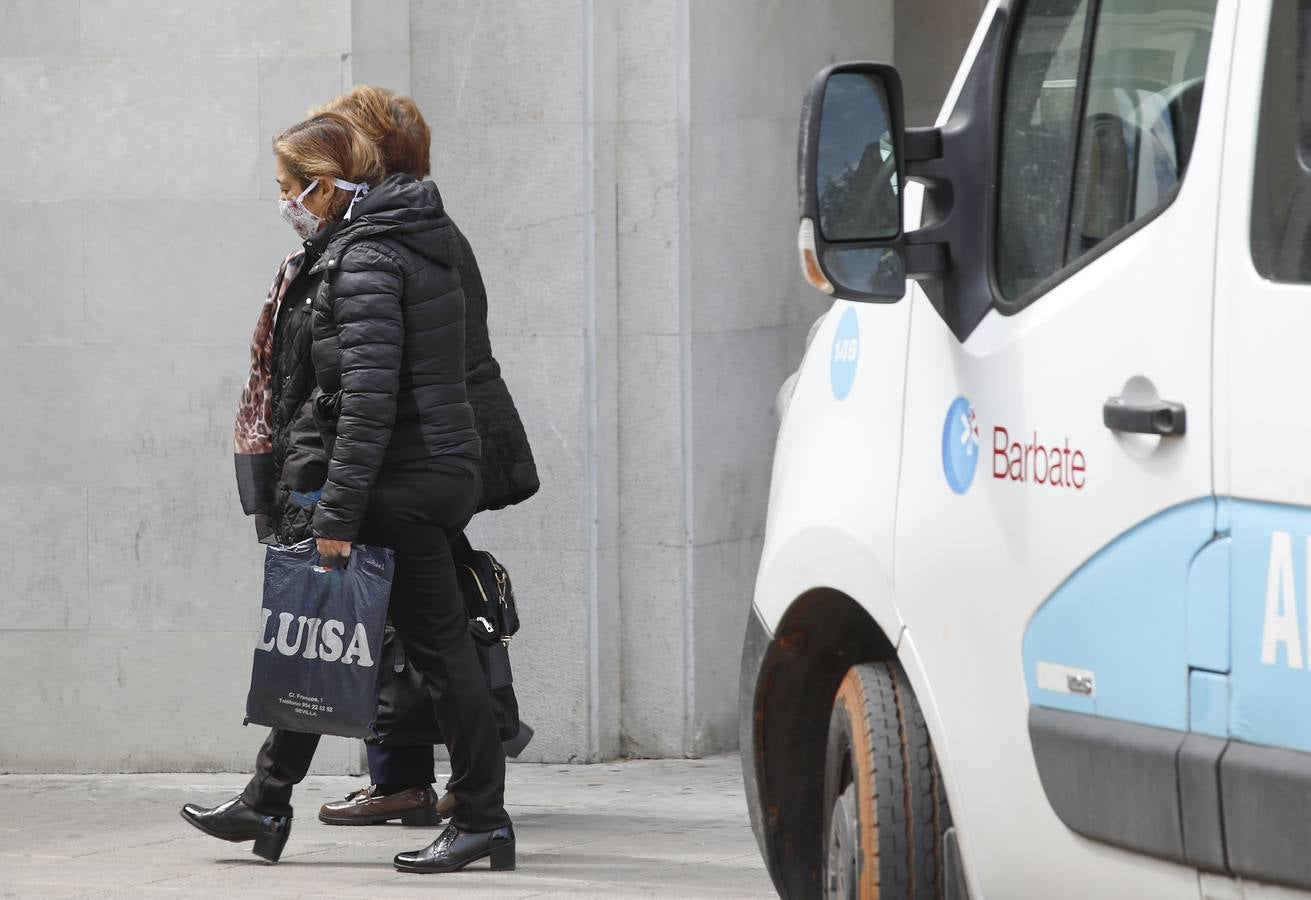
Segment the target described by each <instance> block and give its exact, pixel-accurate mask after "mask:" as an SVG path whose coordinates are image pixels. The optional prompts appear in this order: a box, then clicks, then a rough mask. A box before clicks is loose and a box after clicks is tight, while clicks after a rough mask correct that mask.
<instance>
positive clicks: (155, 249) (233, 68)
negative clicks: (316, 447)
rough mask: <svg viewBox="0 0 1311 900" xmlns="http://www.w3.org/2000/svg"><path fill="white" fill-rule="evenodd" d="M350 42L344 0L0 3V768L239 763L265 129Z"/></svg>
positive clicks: (321, 77)
mask: <svg viewBox="0 0 1311 900" xmlns="http://www.w3.org/2000/svg"><path fill="white" fill-rule="evenodd" d="M350 40H351V19H350V10H349V4H348V3H346V2H344V0H322V2H309V0H304V2H290V0H232V2H209V3H203V4H180V3H173V2H168V0H84V2H78V0H0V120H3V122H4V123H5V125H4V127H5V139H4V140H3V141H0V182H3V184H4V185H5V188H4V190H3V191H2V192H0V220H3V221H4V223H5V226H4V229H3V234H4V237H3V240H0V383H2V384H4V385H6V387H7V389H6V391H5V395H6V397H7V401H6V402H7V404H8V407H9V408H8V411H7V415H6V419H7V421H8V424H7V425H6V426H5V427H4V428H3V429H0V511H2V512H3V515H0V546H3V547H4V548H5V549H4V563H3V565H0V605H2V608H3V616H2V617H0V623H2V624H0V655H2V656H3V658H4V659H5V660H6V666H5V674H4V676H2V684H0V722H4V723H5V724H4V725H3V726H0V771H103V770H110V771H150V770H167V769H187V770H199V769H203V770H209V769H227V770H241V769H247V768H249V767H250V765H251V763H252V760H253V753H254V749H255V747H256V746H257V745H258V742H259V740H260V738H261V736H262V735H261V734H260V733H259V731H260V730H259V729H255V728H251V729H242V728H241V727H240V721H241V713H242V710H243V708H244V706H243V704H244V695H245V688H246V684H245V682H246V679H247V673H248V671H249V668H248V667H249V665H250V654H251V649H252V646H253V632H254V628H255V626H256V624H257V622H256V612H257V610H258V605H257V602H256V601H257V600H258V597H259V589H260V561H261V553H260V549H259V548H258V547H257V546H256V544H255V543H254V541H253V531H252V529H251V525H250V523H249V522H248V521H247V520H246V519H245V518H244V517H243V516H242V515H241V512H240V509H239V507H238V505H237V502H236V496H235V490H234V487H233V478H232V457H231V452H232V437H231V435H232V417H233V413H234V410H235V402H236V398H237V395H238V393H239V389H240V385H241V383H242V380H243V377H244V373H245V371H246V370H247V368H248V365H249V357H248V352H249V351H248V349H247V347H248V342H249V339H250V333H251V329H252V327H253V325H254V323H255V319H256V316H257V315H258V312H259V307H260V303H261V302H262V300H263V297H264V294H265V292H266V291H267V290H268V285H269V282H270V280H271V279H272V277H273V273H274V271H275V269H276V267H277V264H278V262H279V261H280V259H281V258H282V256H283V255H284V254H286V253H287V252H288V251H290V250H291V249H293V248H294V247H295V245H296V238H295V236H294V235H293V234H292V233H291V231H290V230H289V229H288V228H287V227H286V225H285V224H283V222H282V221H281V219H280V218H279V217H278V211H277V205H276V203H275V199H276V197H277V186H276V184H275V183H274V180H273V163H272V157H271V154H270V152H269V142H270V140H271V138H272V135H273V134H274V132H275V131H276V130H277V129H279V128H281V127H283V126H285V125H287V124H289V123H290V122H292V121H294V120H295V119H296V118H298V117H299V116H300V115H302V114H303V112H304V110H305V109H306V108H307V107H308V106H309V105H310V104H311V103H317V102H321V101H322V100H323V98H325V97H327V96H331V95H332V94H333V93H335V92H337V91H339V90H340V89H341V85H342V81H343V65H344V63H343V59H344V58H348V54H349V52H350V49H351V44H350ZM357 764H358V753H357V750H356V748H355V746H354V745H353V744H351V743H349V742H345V741H340V742H333V743H329V744H328V745H326V746H325V748H324V751H323V752H322V753H321V755H320V765H321V767H322V768H323V770H325V771H346V770H349V769H352V768H357Z"/></svg>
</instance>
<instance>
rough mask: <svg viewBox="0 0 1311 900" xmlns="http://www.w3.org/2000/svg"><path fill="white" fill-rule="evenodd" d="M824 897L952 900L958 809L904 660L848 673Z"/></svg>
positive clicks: (832, 752)
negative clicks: (950, 864) (949, 848)
mask: <svg viewBox="0 0 1311 900" xmlns="http://www.w3.org/2000/svg"><path fill="white" fill-rule="evenodd" d="M824 810H825V820H824V841H825V846H824V855H823V860H824V895H825V897H828V898H842V900H846V898H860V900H874V898H884V900H887V898H898V900H900V898H906V900H942V898H944V897H945V896H946V891H945V880H944V872H943V868H944V866H943V864H944V854H943V836H944V835H945V833H946V831H947V829H948V828H949V827H951V812H950V810H949V809H948V806H947V799H946V792H945V791H944V790H943V788H942V779H941V776H940V775H939V774H938V764H937V759H936V758H935V756H934V754H933V747H932V745H931V744H930V743H929V734H928V729H927V728H926V727H925V725H924V715H923V713H922V712H921V711H920V707H919V703H918V702H917V701H916V699H915V694H914V693H913V692H912V691H911V689H910V683H909V682H908V681H907V680H906V673H905V672H904V671H902V668H901V666H900V665H899V664H898V663H896V662H895V661H894V662H880V663H866V664H864V665H859V666H854V667H853V668H851V669H850V670H848V672H847V675H846V677H845V678H843V680H842V684H841V686H840V687H839V688H838V693H837V696H836V697H834V699H833V712H832V715H831V716H830V717H829V730H828V752H827V755H826V760H825V771H824Z"/></svg>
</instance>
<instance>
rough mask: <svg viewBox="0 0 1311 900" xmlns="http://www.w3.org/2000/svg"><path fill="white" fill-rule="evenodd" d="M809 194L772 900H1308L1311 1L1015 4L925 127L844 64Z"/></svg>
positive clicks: (753, 646) (790, 478) (751, 752)
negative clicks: (827, 297) (809, 296)
mask: <svg viewBox="0 0 1311 900" xmlns="http://www.w3.org/2000/svg"><path fill="white" fill-rule="evenodd" d="M799 176H800V182H801V189H802V222H801V229H800V245H801V252H802V263H803V267H804V268H805V270H806V276H807V278H808V280H809V281H810V282H811V283H812V284H813V285H815V286H816V287H818V288H820V289H821V290H824V291H827V292H829V293H831V294H833V295H834V297H835V301H834V304H833V307H832V310H831V311H830V312H829V313H828V314H827V315H826V316H825V318H824V319H823V320H822V323H821V324H820V326H819V327H818V328H817V330H816V331H815V332H814V333H813V339H812V342H811V344H810V346H809V349H808V351H807V353H806V356H805V360H804V362H803V363H802V366H801V369H800V372H799V376H798V378H797V380H796V387H795V393H794V394H793V395H792V398H791V401H790V404H789V405H788V406H787V408H786V410H785V413H784V417H783V418H784V420H783V423H782V427H781V432H780V435H779V440H778V448H777V457H776V461H775V467H774V475H773V484H772V488H771V497H770V504H769V524H768V529H767V534H766V538H765V547H764V554H763V558H762V561H761V565H760V571H759V576H758V580H757V585H756V590H755V602H754V610H753V614H752V617H751V622H750V625H749V628H748V634H747V638H746V645H745V649H744V658H743V678H742V699H741V703H742V746H743V757H744V761H745V763H746V766H745V770H746V781H747V793H748V796H749V800H750V805H751V809H752V818H753V824H754V826H755V829H756V833H757V835H758V837H759V842H760V846H761V849H762V852H763V854H764V856H765V859H766V860H767V862H768V865H769V869H770V872H771V873H772V876H773V878H774V883H775V885H776V886H777V888H778V890H779V892H780V893H781V894H782V895H784V896H786V897H794V898H797V897H816V896H839V897H866V898H869V897H882V898H900V897H913V898H936V897H962V898H963V897H972V898H975V900H980V898H989V900H991V898H1000V900H1016V898H1042V900H1050V898H1076V897H1088V898H1094V897H1095V898H1107V897H1111V898H1152V900H1157V898H1160V900H1170V898H1179V900H1184V898H1187V900H1196V898H1198V897H1208V898H1217V900H1218V898H1240V897H1246V898H1258V897H1273V896H1289V895H1296V896H1308V895H1307V894H1305V893H1302V892H1301V891H1298V890H1296V889H1298V888H1301V889H1311V609H1308V605H1307V604H1308V602H1309V601H1311V351H1309V349H1308V345H1309V344H1311V0H1242V2H1239V0H1010V2H1006V0H1002V2H993V3H992V4H990V5H989V7H988V9H987V10H986V12H985V14H984V16H983V19H982V22H981V24H980V27H979V29H978V32H977V33H976V35H975V37H974V39H973V41H972V43H971V45H970V48H969V50H968V53H967V55H966V58H965V61H964V64H963V66H962V68H961V71H960V74H959V75H958V77H957V79H956V82H955V84H954V85H953V87H952V90H951V92H950V94H949V96H948V99H947V103H946V105H945V108H944V112H943V113H942V115H941V117H940V119H939V122H938V125H937V127H935V128H931V129H917V130H909V131H907V130H906V129H904V128H903V125H902V121H901V87H900V83H899V81H898V79H897V76H896V72H895V70H893V69H891V68H890V67H887V66H880V65H875V64H848V65H839V66H834V67H831V68H829V69H826V70H825V71H823V72H821V73H820V75H819V76H818V77H817V78H816V80H815V83H814V84H813V85H812V87H811V90H810V93H809V96H808V98H807V102H806V105H805V108H804V110H803V115H802V136H801V154H800V172H799ZM903 207H904V209H905V214H904V215H903ZM910 218H915V219H916V220H917V221H918V222H922V223H923V224H921V225H919V226H918V227H914V226H915V225H916V222H907V221H906V220H907V219H910ZM1269 885H1281V886H1283V887H1272V886H1269ZM1290 889H1292V890H1290Z"/></svg>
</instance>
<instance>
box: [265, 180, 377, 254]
mask: <svg viewBox="0 0 1311 900" xmlns="http://www.w3.org/2000/svg"><path fill="white" fill-rule="evenodd" d="M332 183H333V184H334V185H336V186H337V187H339V188H341V189H342V190H345V191H354V192H355V196H354V197H352V198H351V204H350V206H348V207H346V215H345V217H344V218H345V219H346V221H347V222H349V221H350V218H351V212H352V210H354V209H355V201H356V200H358V199H360V198H361V197H363V196H366V195H367V194H368V193H369V186H368V185H367V184H355V183H354V182H352V181H342V180H341V179H340V178H334V179H332ZM318 186H319V183H318V182H317V181H312V182H310V185H309V187H307V188H305V190H303V191H301V193H300V196H299V197H297V198H296V199H295V200H279V201H278V212H280V213H282V218H283V219H284V220H285V221H286V223H287V224H288V225H290V226H291V228H292V230H293V231H295V232H296V234H298V235H299V236H300V239H301V240H302V241H308V240H309V239H310V238H312V237H314V235H316V234H318V233H319V229H321V228H322V227H323V219H322V218H321V217H319V216H316V215H314V213H312V212H310V211H309V209H307V208H306V206H305V198H306V197H308V196H309V195H310V192H311V191H313V190H314V189H315V188H316V187H318Z"/></svg>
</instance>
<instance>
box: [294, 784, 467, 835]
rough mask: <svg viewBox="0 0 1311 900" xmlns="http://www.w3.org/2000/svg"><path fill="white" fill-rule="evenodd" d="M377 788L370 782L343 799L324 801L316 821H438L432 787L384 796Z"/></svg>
mask: <svg viewBox="0 0 1311 900" xmlns="http://www.w3.org/2000/svg"><path fill="white" fill-rule="evenodd" d="M377 790H378V786H377V785H376V784H371V785H369V786H368V787H366V788H361V789H360V790H358V791H355V792H354V793H352V794H347V795H346V799H345V800H340V801H338V802H336V803H325V804H323V806H321V807H320V808H319V821H320V822H322V823H323V824H324V825H382V824H383V823H385V822H392V821H395V820H396V819H400V821H401V824H402V825H440V824H441V822H442V817H441V815H440V814H439V813H438V811H437V795H436V794H435V793H434V792H433V789H432V788H430V787H416V788H409V789H407V790H404V791H401V792H400V793H399V794H389V795H387V796H386V797H377V796H374V794H375V792H376V791H377Z"/></svg>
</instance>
